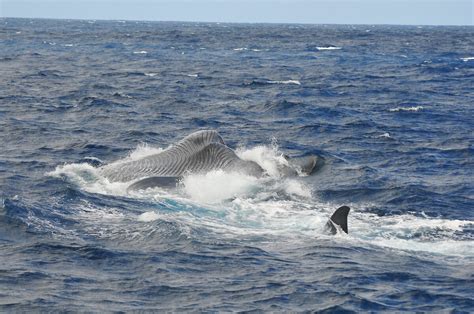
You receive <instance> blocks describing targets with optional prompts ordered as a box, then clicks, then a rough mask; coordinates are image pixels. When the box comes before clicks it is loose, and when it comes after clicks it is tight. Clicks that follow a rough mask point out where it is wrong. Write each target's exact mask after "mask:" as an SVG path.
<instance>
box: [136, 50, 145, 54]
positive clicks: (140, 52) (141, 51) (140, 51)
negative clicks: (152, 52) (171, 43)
mask: <svg viewBox="0 0 474 314" xmlns="http://www.w3.org/2000/svg"><path fill="white" fill-rule="evenodd" d="M133 53H134V54H147V53H148V51H146V50H139V51H134V52H133Z"/></svg>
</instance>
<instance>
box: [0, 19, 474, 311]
mask: <svg viewBox="0 0 474 314" xmlns="http://www.w3.org/2000/svg"><path fill="white" fill-rule="evenodd" d="M0 23H1V25H2V28H1V29H0V64H1V66H2V73H4V75H2V76H1V77H0V82H1V86H2V87H3V91H2V95H0V104H1V106H0V129H1V130H2V132H0V139H1V142H2V143H3V144H4V145H2V153H1V154H0V155H1V156H0V261H1V263H0V311H7V312H9V311H11V312H18V311H20V312H21V311H157V310H163V311H280V312H283V311H290V312H293V311H355V312H360V311H394V312H399V311H409V312H412V311H441V312H443V311H461V312H462V311H465V312H471V311H472V310H473V309H474V304H473V302H474V300H473V298H472V295H473V293H472V283H473V281H474V278H473V275H472V271H471V270H472V268H473V254H472V252H473V251H474V247H473V243H474V242H473V241H474V231H473V230H474V227H473V219H474V218H473V215H472V211H471V210H470V209H471V208H473V207H474V200H473V198H472V192H473V186H472V177H473V169H474V168H473V167H472V166H473V165H472V160H473V158H472V155H473V149H472V143H473V139H472V134H471V133H472V132H471V130H472V127H473V119H472V117H473V116H474V115H473V112H472V106H471V103H472V98H473V96H474V95H473V91H472V87H471V85H472V82H471V81H472V76H473V71H472V70H473V64H474V63H473V62H474V61H472V60H471V59H470V58H472V49H471V48H472V46H473V43H472V36H469V35H470V33H471V32H472V29H471V28H470V27H423V28H417V27H399V26H373V27H372V26H364V25H360V26H350V25H340V26H337V25H331V26H327V25H239V24H228V25H223V24H212V23H211V24H208V23H158V22H156V23H150V22H130V21H55V20H28V19H0ZM446 38H449V39H450V40H446ZM209 128H213V129H216V130H217V131H218V132H219V134H221V135H222V137H223V139H225V142H226V145H228V146H229V147H235V148H236V151H235V152H236V153H237V155H238V156H239V157H240V158H247V159H250V160H254V161H256V162H257V163H259V164H261V165H262V167H263V168H265V170H266V171H267V172H268V173H270V174H271V175H270V176H269V178H261V179H257V178H252V177H247V176H242V175H235V174H231V175H229V174H226V173H223V172H219V171H211V172H210V173H208V174H205V175H196V176H188V177H186V178H185V180H184V181H183V182H182V184H181V185H180V187H179V189H178V191H176V192H167V191H161V190H156V189H155V190H151V191H145V192H142V193H136V194H128V193H127V192H126V185H124V186H122V185H121V184H120V182H110V181H108V180H107V178H105V177H104V176H103V175H101V173H100V170H99V169H100V167H103V165H107V164H111V163H113V162H116V161H119V163H120V162H131V164H133V162H134V161H136V160H138V159H140V158H147V157H149V156H153V155H154V154H156V153H158V152H162V151H163V150H164V149H166V148H167V147H169V145H170V144H172V143H176V142H177V141H179V140H180V139H182V138H184V137H185V136H186V135H188V134H190V133H192V132H195V131H196V130H199V129H209ZM143 142H146V145H145V144H144V143H143ZM183 149H184V150H189V149H192V147H187V148H183ZM181 153H182V151H180V153H179V154H178V153H176V154H174V155H173V156H174V157H177V156H178V157H179V156H180V155H181ZM314 153H316V154H317V155H321V156H323V157H324V159H325V164H324V166H322V167H321V169H319V170H318V172H317V173H316V174H314V175H312V176H306V177H299V178H296V179H281V178H279V177H278V171H277V170H278V166H279V165H281V163H282V162H283V163H284V158H282V154H286V155H290V156H300V155H305V154H306V155H307V154H314ZM203 160H204V159H203ZM174 161H175V160H174ZM174 161H173V162H174ZM140 171H143V173H146V171H147V169H139V171H138V170H137V169H132V172H140ZM119 172H120V171H119ZM343 204H347V205H349V206H350V207H351V215H350V218H349V230H350V231H349V232H350V233H349V235H348V236H339V235H338V236H336V237H328V236H327V235H325V234H324V233H323V226H324V224H325V223H326V221H327V219H328V217H329V216H330V215H331V213H332V212H333V210H334V208H336V207H338V206H340V205H343ZM25 287H27V288H28V289H26V288H25Z"/></svg>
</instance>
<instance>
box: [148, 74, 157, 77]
mask: <svg viewBox="0 0 474 314" xmlns="http://www.w3.org/2000/svg"><path fill="white" fill-rule="evenodd" d="M157 75H158V73H145V76H150V77H153V76H157Z"/></svg>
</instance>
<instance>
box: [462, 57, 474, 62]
mask: <svg viewBox="0 0 474 314" xmlns="http://www.w3.org/2000/svg"><path fill="white" fill-rule="evenodd" d="M461 60H462V61H464V62H468V61H471V60H474V57H466V58H461Z"/></svg>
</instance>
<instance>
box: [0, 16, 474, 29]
mask: <svg viewBox="0 0 474 314" xmlns="http://www.w3.org/2000/svg"><path fill="white" fill-rule="evenodd" d="M0 19H25V20H58V21H99V22H155V23H202V24H247V25H253V24H265V25H315V26H316V25H340V26H351V25H358V26H408V27H420V26H422V27H423V26H431V27H474V24H397V23H373V24H366V23H348V24H344V23H305V22H230V21H225V22H220V21H193V20H136V19H127V18H124V19H88V18H61V17H24V16H1V17H0Z"/></svg>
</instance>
